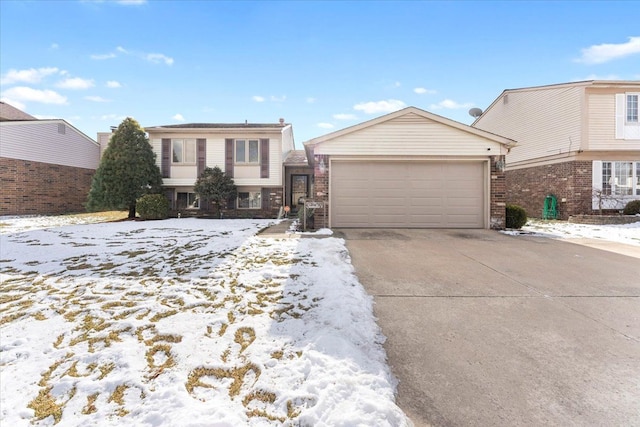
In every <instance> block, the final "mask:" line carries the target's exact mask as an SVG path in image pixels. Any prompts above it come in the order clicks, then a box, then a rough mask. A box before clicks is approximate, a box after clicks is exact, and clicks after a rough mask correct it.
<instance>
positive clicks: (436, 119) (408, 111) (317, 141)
mask: <svg viewBox="0 0 640 427" xmlns="http://www.w3.org/2000/svg"><path fill="white" fill-rule="evenodd" d="M406 114H417V115H419V116H422V117H424V118H426V119H429V120H433V121H434V122H438V123H441V124H444V125H446V126H451V127H453V128H456V129H458V130H461V131H464V132H468V133H471V134H473V135H477V136H479V137H482V138H487V139H489V140H491V141H494V142H497V143H500V144H503V145H505V146H506V147H513V146H515V145H516V141H514V140H512V139H509V138H506V137H504V136H500V135H496V134H494V133H491V132H487V131H485V130H482V129H478V128H473V127H471V126H468V125H465V124H464V123H460V122H457V121H455V120H451V119H448V118H446V117H442V116H439V115H437V114H433V113H430V112H428V111H425V110H422V109H420V108H417V107H406V108H403V109H402V110H399V111H395V112H393V113H389V114H386V115H384V116H380V117H378V118H375V119H372V120H368V121H366V122H362V123H360V124H357V125H354V126H350V127H348V128H344V129H341V130H338V131H335V132H331V133H328V134H326V135H323V136H319V137H317V138H314V139H311V140H309V141H307V142H305V143H304V144H303V145H304V147H305V150H307V156H308V157H309V162H310V163H312V162H313V156H311V152H310V150H311V149H312V148H313V147H314V146H316V145H318V144H321V143H323V142H325V141H329V140H332V139H335V138H338V137H341V136H343V135H346V134H349V133H352V132H357V131H359V130H362V129H366V128H368V127H371V126H375V125H377V124H379V123H384V122H386V121H389V120H393V119H395V118H397V117H400V116H404V115H406Z"/></svg>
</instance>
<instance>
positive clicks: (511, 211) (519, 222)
mask: <svg viewBox="0 0 640 427" xmlns="http://www.w3.org/2000/svg"><path fill="white" fill-rule="evenodd" d="M526 223H527V212H526V211H525V210H524V208H522V207H520V206H518V205H507V228H516V229H520V228H522V226H524V225H525V224H526Z"/></svg>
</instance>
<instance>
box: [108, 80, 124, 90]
mask: <svg viewBox="0 0 640 427" xmlns="http://www.w3.org/2000/svg"><path fill="white" fill-rule="evenodd" d="M107 87H110V88H112V89H115V88H119V87H122V85H121V84H120V82H118V81H116V80H109V81H108V82H107Z"/></svg>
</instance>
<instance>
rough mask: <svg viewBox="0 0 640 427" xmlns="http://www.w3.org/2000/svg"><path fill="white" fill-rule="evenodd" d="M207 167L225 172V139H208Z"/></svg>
mask: <svg viewBox="0 0 640 427" xmlns="http://www.w3.org/2000/svg"><path fill="white" fill-rule="evenodd" d="M205 163H206V166H207V167H208V168H215V167H216V166H218V167H219V168H220V169H222V170H223V171H224V138H220V137H215V138H207V151H206V162H205Z"/></svg>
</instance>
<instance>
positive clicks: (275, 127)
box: [152, 123, 288, 129]
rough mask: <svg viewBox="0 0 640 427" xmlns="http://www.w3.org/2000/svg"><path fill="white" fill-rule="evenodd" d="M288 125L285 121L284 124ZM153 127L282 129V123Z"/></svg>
mask: <svg viewBox="0 0 640 427" xmlns="http://www.w3.org/2000/svg"><path fill="white" fill-rule="evenodd" d="M286 125H288V123H285V124H284V126H286ZM152 127H153V128H169V129H224V128H232V129H238V128H273V129H282V127H283V125H281V124H280V123H183V124H179V125H163V126H152Z"/></svg>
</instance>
